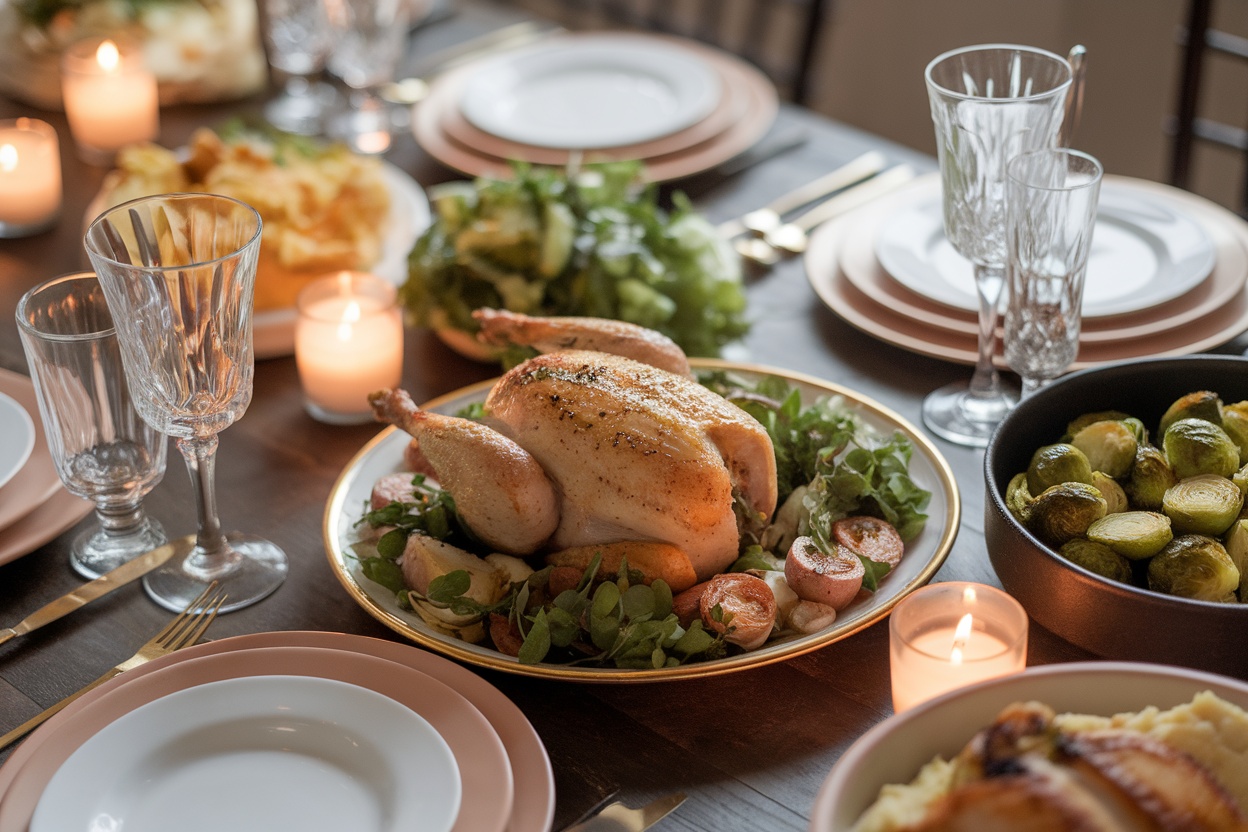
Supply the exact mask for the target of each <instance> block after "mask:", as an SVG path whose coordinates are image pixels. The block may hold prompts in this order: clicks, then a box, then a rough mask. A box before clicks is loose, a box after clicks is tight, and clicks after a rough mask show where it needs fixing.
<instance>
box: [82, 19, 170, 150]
mask: <svg viewBox="0 0 1248 832" xmlns="http://www.w3.org/2000/svg"><path fill="white" fill-rule="evenodd" d="M61 93H62V98H63V99H64V102H65V116H66V117H67V118H68V119H69V129H70V132H71V133H73V135H74V141H75V143H76V144H77V145H78V153H79V155H80V156H81V157H82V158H83V160H84V161H87V162H90V163H93V164H111V163H112V159H113V156H114V155H115V154H116V152H117V151H118V150H119V149H120V148H122V147H125V146H126V145H128V144H133V143H134V142H141V141H150V140H153V139H155V138H156V137H157V136H158V135H159V133H160V99H159V95H158V93H157V86H156V76H155V75H154V74H152V73H151V72H150V71H148V70H147V68H146V67H145V66H144V64H143V56H142V53H141V52H139V50H137V49H132V48H130V47H127V46H126V45H125V44H122V43H118V42H116V41H111V40H99V39H91V40H86V41H81V42H79V43H76V44H74V45H73V46H71V47H70V48H69V49H67V50H66V51H65V55H64V57H63V59H62V62H61Z"/></svg>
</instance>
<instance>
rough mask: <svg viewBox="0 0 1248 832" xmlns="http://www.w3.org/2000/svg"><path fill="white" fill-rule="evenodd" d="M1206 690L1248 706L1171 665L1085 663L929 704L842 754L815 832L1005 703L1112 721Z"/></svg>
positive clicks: (847, 818) (1228, 690)
mask: <svg viewBox="0 0 1248 832" xmlns="http://www.w3.org/2000/svg"><path fill="white" fill-rule="evenodd" d="M1203 690H1211V691H1213V692H1214V693H1215V694H1217V695H1218V696H1220V697H1222V698H1223V699H1226V700H1227V701H1229V702H1232V703H1234V704H1236V705H1238V706H1239V707H1241V708H1248V683H1245V682H1242V681H1239V680H1236V679H1230V678H1227V677H1225V676H1217V675H1214V674H1210V673H1201V672H1199V671H1195V670H1186V669H1183V668H1177V667H1169V666H1165V665H1153V664H1138V663H1130V662H1085V663H1074V664H1057V665H1047V666H1044V667H1034V668H1030V669H1028V670H1026V671H1024V672H1023V673H1020V674H1017V675H1015V676H1007V677H1004V678H1001V679H994V680H992V681H989V682H983V683H981V684H978V685H974V686H972V687H969V688H965V689H963V690H960V691H954V692H953V693H948V694H945V695H944V696H941V697H938V698H936V699H933V700H930V701H928V702H925V703H923V704H922V705H919V706H917V707H915V708H913V709H911V710H909V711H906V712H904V713H902V714H900V715H898V716H893V717H891V718H889V719H887V720H886V721H884V722H882V723H880V724H879V725H877V726H875V727H874V728H872V729H871V730H870V731H868V732H867V733H866V734H864V735H863V736H862V737H860V738H859V739H858V740H857V741H855V742H854V744H853V745H852V746H850V748H849V750H848V751H846V752H845V753H844V754H843V755H841V757H840V759H839V760H837V762H836V764H835V765H834V766H833V767H832V770H831V772H830V773H829V774H828V777H827V779H826V780H824V783H823V786H822V787H821V788H820V790H819V794H818V796H817V797H816V799H815V805H814V808H813V810H812V811H811V816H810V830H811V832H844V830H848V829H849V828H850V827H852V826H853V824H854V822H855V821H856V820H857V819H858V817H859V816H860V815H861V814H862V813H863V812H864V811H865V810H866V809H867V807H868V806H870V805H871V804H872V803H873V802H874V801H875V799H876V797H877V795H878V794H879V790H880V787H881V786H884V785H885V784H888V783H909V782H910V781H911V780H912V779H914V776H915V775H916V774H917V773H918V771H919V769H920V768H921V767H922V766H923V765H925V764H926V763H927V762H929V761H930V760H931V759H932V758H933V757H935V756H936V755H941V756H944V757H946V758H948V757H949V756H951V755H954V754H956V753H957V752H958V751H960V750H961V749H962V748H963V746H965V745H966V743H967V742H968V741H969V740H970V739H971V737H972V736H974V735H975V733H976V732H977V731H979V730H980V729H981V728H984V727H986V726H987V725H989V724H990V723H991V722H992V721H993V720H994V719H995V718H996V716H997V714H998V713H999V712H1000V711H1001V709H1002V708H1004V707H1005V706H1007V705H1009V704H1011V703H1013V702H1022V701H1028V700H1036V701H1039V702H1043V703H1045V704H1047V705H1049V706H1051V707H1052V708H1054V709H1055V710H1056V711H1058V712H1059V713H1085V714H1098V715H1102V716H1111V715H1113V714H1116V713H1125V712H1130V711H1138V710H1140V709H1142V708H1145V707H1147V706H1149V705H1155V706H1157V707H1158V708H1169V707H1173V706H1175V705H1181V704H1183V703H1185V702H1189V701H1191V699H1192V697H1193V696H1194V695H1196V694H1197V693H1199V692H1200V691H1203Z"/></svg>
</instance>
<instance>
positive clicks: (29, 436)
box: [0, 393, 35, 487]
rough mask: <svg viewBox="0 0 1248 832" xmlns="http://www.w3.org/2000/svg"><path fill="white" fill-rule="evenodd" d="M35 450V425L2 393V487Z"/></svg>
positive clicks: (0, 415)
mask: <svg viewBox="0 0 1248 832" xmlns="http://www.w3.org/2000/svg"><path fill="white" fill-rule="evenodd" d="M34 449H35V423H34V421H33V420H32V419H31V418H30V414H29V413H27V412H26V408H24V407H22V406H21V405H20V404H19V403H18V402H17V401H16V400H14V399H13V398H11V397H9V396H6V395H5V394H4V393H0V487H3V486H4V485H5V484H6V483H7V482H8V481H9V480H11V479H13V476H14V475H15V474H16V473H17V472H18V471H20V470H22V466H23V465H25V464H26V461H27V460H28V459H30V452H31V451H33V450H34Z"/></svg>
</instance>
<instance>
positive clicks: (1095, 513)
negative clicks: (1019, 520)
mask: <svg viewBox="0 0 1248 832" xmlns="http://www.w3.org/2000/svg"><path fill="white" fill-rule="evenodd" d="M1105 508H1106V506H1105V498H1104V497H1102V496H1101V492H1099V491H1097V490H1096V489H1095V488H1093V487H1092V486H1090V485H1088V484H1087V483H1082V482H1063V483H1059V484H1057V485H1054V486H1050V487H1049V488H1046V489H1045V490H1044V491H1042V492H1041V493H1040V494H1038V495H1036V497H1035V499H1033V500H1032V501H1031V505H1030V506H1029V507H1028V510H1027V529H1028V531H1030V532H1031V533H1032V534H1034V535H1035V536H1036V537H1038V538H1040V539H1041V540H1043V541H1044V542H1045V543H1047V544H1049V545H1050V546H1061V545H1062V544H1063V543H1065V542H1066V541H1068V540H1073V539H1074V538H1076V537H1082V536H1083V533H1084V532H1086V531H1087V530H1088V526H1090V525H1092V524H1093V523H1094V522H1096V521H1097V520H1100V519H1101V518H1102V517H1104V516H1105Z"/></svg>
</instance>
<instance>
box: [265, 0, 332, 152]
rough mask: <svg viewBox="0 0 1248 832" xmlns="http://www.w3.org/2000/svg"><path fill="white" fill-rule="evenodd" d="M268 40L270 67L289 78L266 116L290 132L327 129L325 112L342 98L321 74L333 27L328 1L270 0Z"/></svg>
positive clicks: (306, 133) (311, 132)
mask: <svg viewBox="0 0 1248 832" xmlns="http://www.w3.org/2000/svg"><path fill="white" fill-rule="evenodd" d="M264 19H265V25H264V42H265V47H266V50H265V51H266V53H267V55H268V59H269V65H270V66H271V67H273V68H274V69H275V70H277V71H278V72H279V73H280V74H281V76H282V77H283V78H284V82H283V86H282V91H281V93H280V94H279V95H278V96H277V97H276V98H274V99H273V100H271V101H269V102H268V104H266V105H265V107H264V117H265V118H266V119H268V121H269V123H270V124H272V125H273V126H274V127H277V128H279V129H281V130H285V131H286V132H288V133H298V134H300V135H304V136H316V135H320V134H322V133H324V132H325V116H326V114H327V113H328V112H329V111H330V110H331V109H332V108H333V105H334V103H335V101H336V100H337V98H338V95H337V93H336V92H335V91H334V88H333V87H332V86H330V85H329V84H327V83H325V82H324V81H321V80H318V79H317V75H318V74H319V73H320V72H321V70H323V69H324V68H325V61H326V59H327V58H328V57H329V50H330V47H331V46H332V45H333V30H332V29H331V28H330V25H329V15H328V13H327V11H326V8H325V0H264Z"/></svg>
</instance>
